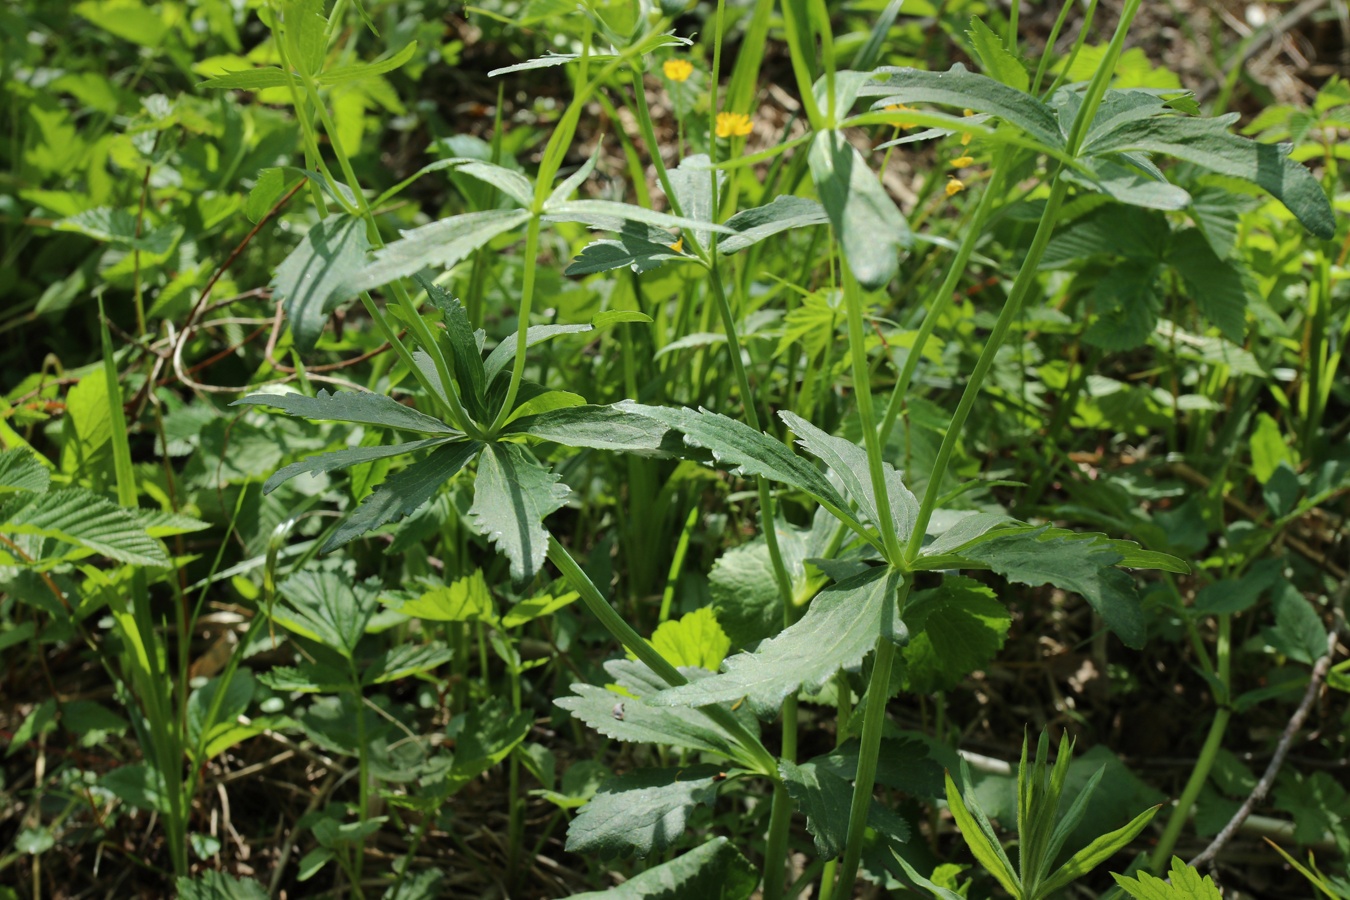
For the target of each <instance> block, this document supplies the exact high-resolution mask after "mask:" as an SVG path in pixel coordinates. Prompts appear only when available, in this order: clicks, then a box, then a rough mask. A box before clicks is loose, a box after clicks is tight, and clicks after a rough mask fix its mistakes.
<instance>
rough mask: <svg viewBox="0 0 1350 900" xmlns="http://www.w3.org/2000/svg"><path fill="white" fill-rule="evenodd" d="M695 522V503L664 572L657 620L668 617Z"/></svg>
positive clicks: (696, 506) (660, 620) (696, 521)
mask: <svg viewBox="0 0 1350 900" xmlns="http://www.w3.org/2000/svg"><path fill="white" fill-rule="evenodd" d="M696 524H698V504H697V503H695V504H694V505H693V506H692V507H691V508H690V510H689V516H688V518H686V519H685V520H684V528H682V529H680V541H679V543H678V544H676V545H675V555H674V557H672V558H671V560H670V571H669V572H667V573H666V587H665V589H664V590H663V591H662V592H661V614H660V615H659V616H658V617H657V622H664V621H666V619H669V618H670V607H671V604H672V603H673V602H674V600H675V583H676V582H677V581H678V580H679V577H680V573H681V572H683V571H684V558H685V555H686V554H688V552H689V538H690V537H691V536H692V535H693V533H694V526H695V525H696Z"/></svg>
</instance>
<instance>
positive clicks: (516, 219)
mask: <svg viewBox="0 0 1350 900" xmlns="http://www.w3.org/2000/svg"><path fill="white" fill-rule="evenodd" d="M529 218H530V214H529V212H527V211H526V210H523V209H488V210H483V211H481V212H470V213H463V214H462V215H458V216H452V217H450V218H448V219H441V220H440V221H439V222H432V223H431V224H430V225H423V226H422V227H420V228H414V229H412V230H410V231H405V232H403V237H402V239H401V240H397V241H394V242H393V243H391V244H389V245H388V246H386V247H385V248H384V249H383V250H379V251H377V252H376V253H375V258H374V259H373V260H372V261H371V262H370V263H368V264H367V265H365V266H363V267H361V269H360V270H359V271H357V272H356V273H354V274H353V275H352V277H351V279H350V280H349V282H348V283H347V285H346V289H347V292H348V293H349V294H351V295H356V294H359V293H361V292H362V291H370V290H374V289H375V288H377V287H380V286H381V285H385V284H388V283H389V282H391V281H395V280H397V279H399V278H404V277H407V276H409V275H413V274H416V273H417V272H420V271H421V270H422V269H425V268H427V267H429V266H437V267H440V268H444V269H450V268H453V267H454V266H456V265H457V264H459V263H460V262H461V261H463V260H464V259H466V258H467V257H468V256H469V255H470V254H471V253H473V252H474V251H475V250H477V249H478V248H479V247H482V246H484V245H486V244H487V242H488V241H490V240H492V239H493V238H495V237H496V236H497V235H499V234H505V233H506V232H508V231H510V230H512V229H513V228H517V227H519V226H520V225H523V224H525V222H526V220H528V219H529Z"/></svg>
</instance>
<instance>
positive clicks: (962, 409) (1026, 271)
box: [905, 178, 1068, 562]
mask: <svg viewBox="0 0 1350 900" xmlns="http://www.w3.org/2000/svg"><path fill="white" fill-rule="evenodd" d="M1067 192H1068V183H1067V182H1065V181H1063V180H1062V179H1059V178H1056V179H1055V182H1054V184H1053V185H1052V186H1051V188H1050V196H1049V197H1048V198H1047V199H1046V202H1045V209H1044V211H1043V212H1042V214H1041V220H1040V224H1038V225H1037V226H1036V234H1035V236H1034V237H1033V238H1032V239H1031V246H1030V247H1029V248H1028V249H1027V255H1026V257H1025V260H1024V261H1023V263H1022V268H1021V269H1020V270H1019V271H1018V273H1017V278H1016V280H1014V282H1013V286H1012V291H1011V292H1010V293H1009V295H1008V300H1007V302H1006V303H1005V304H1004V305H1003V310H1002V311H1001V312H1000V313H999V316H998V321H997V322H995V323H994V330H993V332H992V333H991V334H990V335H989V338H988V340H987V341H986V343H985V345H984V350H983V351H982V352H981V353H980V358H979V359H978V360H976V362H975V368H974V369H973V370H971V373H970V379H969V380H968V381H967V382H966V387H965V390H964V391H962V392H961V399H960V401H958V403H957V405H956V412H955V413H954V414H953V415H952V421H951V424H949V425H948V426H947V433H946V434H945V435H944V436H943V438H942V445H941V447H939V448H938V453H937V458H936V459H935V460H934V462H933V470H932V474H931V475H930V476H929V481H928V489H927V490H926V491H924V495H923V500H922V501H921V502H920V504H919V514H918V517H917V518H916V520H915V522H914V531H913V533H912V534H910V536H909V544H908V546H907V547H906V548H905V559H906V560H907V561H909V562H913V560H914V558H915V557H916V556H918V554H919V548H921V547H922V546H923V538H924V534H925V532H926V531H927V529H928V522H929V520H931V519H932V517H933V510H934V508H935V507H936V506H937V500H938V497H939V496H941V493H942V488H941V485H942V479H943V477H944V476H945V475H946V473H947V466H948V464H949V463H950V462H951V458H952V452H953V451H954V450H955V449H956V442H957V440H959V439H960V437H961V432H962V429H963V428H964V427H965V424H966V419H967V418H968V417H969V416H970V410H971V408H972V407H973V406H974V405H975V398H976V396H977V395H978V394H979V392H980V388H981V386H982V385H983V384H984V379H985V377H986V376H987V375H988V374H989V369H990V368H991V367H992V366H993V364H994V356H995V354H997V353H998V350H999V348H1000V347H1001V346H1003V341H1004V340H1005V339H1006V338H1007V336H1008V332H1009V330H1010V329H1011V328H1012V323H1013V321H1014V320H1015V319H1016V318H1017V315H1018V314H1019V313H1020V312H1021V309H1022V302H1023V301H1024V300H1025V299H1026V296H1027V294H1029V293H1030V292H1031V288H1032V286H1033V285H1034V284H1035V282H1036V268H1037V266H1038V265H1039V264H1040V261H1041V256H1042V255H1043V254H1044V253H1045V248H1046V246H1047V245H1048V244H1049V243H1050V235H1051V234H1052V233H1053V232H1054V230H1055V222H1056V220H1057V219H1058V217H1059V207H1060V204H1061V203H1063V202H1064V195H1065V194H1066V193H1067Z"/></svg>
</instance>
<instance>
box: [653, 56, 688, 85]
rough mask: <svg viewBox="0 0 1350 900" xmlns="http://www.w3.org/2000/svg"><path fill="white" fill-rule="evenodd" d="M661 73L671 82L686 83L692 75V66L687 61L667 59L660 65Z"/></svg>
mask: <svg viewBox="0 0 1350 900" xmlns="http://www.w3.org/2000/svg"><path fill="white" fill-rule="evenodd" d="M661 71H662V72H664V73H665V76H666V77H667V78H669V79H670V80H671V81H688V80H689V76H690V75H693V74H694V65H693V63H691V62H689V60H687V59H668V60H666V61H665V62H664V63H662V64H661Z"/></svg>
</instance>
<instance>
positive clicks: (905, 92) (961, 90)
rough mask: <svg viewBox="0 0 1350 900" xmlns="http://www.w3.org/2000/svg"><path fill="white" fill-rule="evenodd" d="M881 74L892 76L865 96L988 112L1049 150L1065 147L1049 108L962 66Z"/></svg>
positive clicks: (887, 69) (875, 84) (884, 69)
mask: <svg viewBox="0 0 1350 900" xmlns="http://www.w3.org/2000/svg"><path fill="white" fill-rule="evenodd" d="M877 74H881V75H886V76H888V77H887V79H886V80H885V81H882V82H873V83H871V84H868V85H865V86H864V87H863V89H862V92H861V93H862V96H864V97H883V98H885V99H884V100H883V101H882V102H884V103H937V104H939V105H942V106H954V107H956V108H958V109H971V110H974V111H975V112H977V113H987V114H989V115H991V116H997V117H998V118H1000V119H1002V120H1003V121H1005V122H1007V123H1008V124H1010V125H1013V126H1015V127H1017V128H1020V129H1021V130H1022V131H1024V132H1026V133H1027V134H1028V135H1030V136H1031V137H1032V138H1034V139H1035V140H1036V141H1038V142H1040V143H1042V144H1045V145H1047V146H1048V147H1053V148H1061V149H1062V148H1063V147H1064V136H1063V134H1062V133H1061V132H1060V128H1059V119H1058V118H1057V117H1056V115H1055V113H1054V112H1052V111H1051V110H1050V108H1049V107H1047V106H1046V105H1045V104H1044V103H1042V102H1041V101H1039V100H1037V99H1036V98H1035V97H1033V96H1031V95H1030V94H1027V93H1024V92H1022V91H1019V90H1017V89H1016V88H1012V87H1009V86H1008V85H1006V84H1000V83H999V82H997V81H995V80H994V79H992V78H989V77H987V76H985V75H977V74H975V73H974V72H970V71H967V69H966V67H965V66H963V65H961V64H960V63H957V64H956V65H954V66H952V67H951V69H949V70H948V71H946V72H926V71H922V70H920V69H911V68H892V67H887V66H883V67H881V68H879V69H877Z"/></svg>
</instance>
